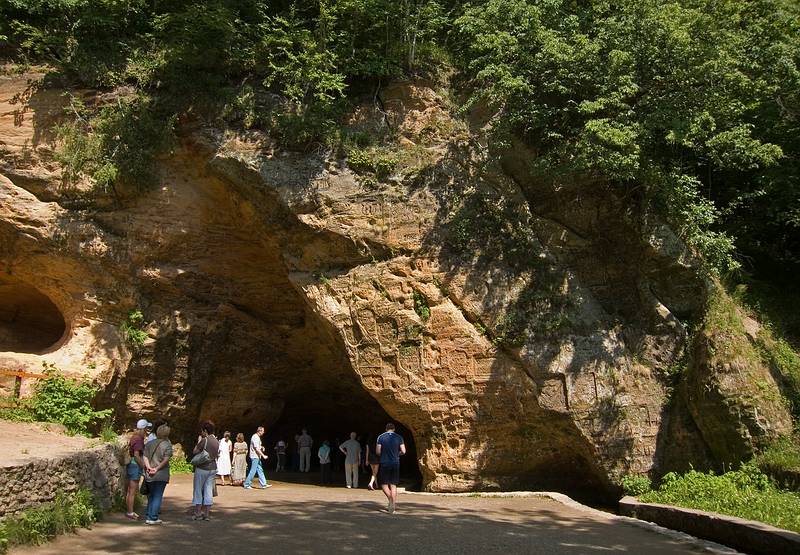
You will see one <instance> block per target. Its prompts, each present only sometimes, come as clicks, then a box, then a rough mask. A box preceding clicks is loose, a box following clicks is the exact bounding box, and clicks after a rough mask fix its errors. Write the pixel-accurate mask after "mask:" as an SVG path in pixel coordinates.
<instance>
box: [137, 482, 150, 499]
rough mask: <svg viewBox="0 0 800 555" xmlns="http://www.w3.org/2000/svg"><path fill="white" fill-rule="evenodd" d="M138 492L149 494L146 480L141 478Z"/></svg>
mask: <svg viewBox="0 0 800 555" xmlns="http://www.w3.org/2000/svg"><path fill="white" fill-rule="evenodd" d="M139 493H141V494H142V495H150V486H149V485H148V483H147V480H142V485H141V486H139Z"/></svg>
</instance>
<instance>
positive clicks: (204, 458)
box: [189, 438, 211, 467]
mask: <svg viewBox="0 0 800 555" xmlns="http://www.w3.org/2000/svg"><path fill="white" fill-rule="evenodd" d="M207 446H208V438H206V443H205V445H203V450H202V451H200V452H199V453H197V454H196V455H195V456H194V457H192V460H191V461H189V462H190V463H191V464H192V466H195V467H196V466H200V465H201V464H206V463H209V462H211V455H209V454H208V451H206V447H207Z"/></svg>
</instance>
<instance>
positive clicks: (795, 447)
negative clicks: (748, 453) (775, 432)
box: [754, 435, 800, 491]
mask: <svg viewBox="0 0 800 555" xmlns="http://www.w3.org/2000/svg"><path fill="white" fill-rule="evenodd" d="M754 462H755V464H756V465H758V468H759V469H760V470H761V471H762V472H763V473H764V474H767V475H768V476H770V477H772V478H773V479H774V480H775V481H776V482H778V483H779V484H781V485H782V486H783V487H787V488H791V489H794V490H795V491H800V436H798V435H795V436H789V437H782V438H779V439H777V440H776V441H774V442H773V443H772V444H771V445H769V446H767V448H765V449H764V450H763V451H762V452H761V453H759V454H758V455H757V456H756V457H755V459H754Z"/></svg>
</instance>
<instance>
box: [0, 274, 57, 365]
mask: <svg viewBox="0 0 800 555" xmlns="http://www.w3.org/2000/svg"><path fill="white" fill-rule="evenodd" d="M66 329H67V324H66V322H65V321H64V316H63V314H62V313H61V311H60V310H59V309H58V307H57V306H56V305H55V303H53V301H51V300H50V298H49V297H47V295H45V294H44V293H42V292H41V291H39V290H38V289H36V288H35V287H33V286H32V285H29V284H27V283H25V282H23V281H20V280H17V279H14V278H11V277H8V276H0V351H12V352H17V353H33V354H41V353H44V352H46V351H47V350H48V349H50V348H52V347H53V346H54V345H55V344H56V343H58V342H59V341H60V340H61V338H62V337H63V336H64V333H65V331H66Z"/></svg>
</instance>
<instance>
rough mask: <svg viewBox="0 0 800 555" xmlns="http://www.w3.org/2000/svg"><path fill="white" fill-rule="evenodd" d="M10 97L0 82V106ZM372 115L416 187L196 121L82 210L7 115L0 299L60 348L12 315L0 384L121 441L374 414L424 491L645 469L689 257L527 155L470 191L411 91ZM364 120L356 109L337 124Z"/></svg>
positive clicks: (24, 117)
mask: <svg viewBox="0 0 800 555" xmlns="http://www.w3.org/2000/svg"><path fill="white" fill-rule="evenodd" d="M23 85H24V81H23V80H22V78H19V77H4V78H2V79H1V80H0V92H2V94H3V99H0V100H3V101H4V102H8V99H9V98H10V93H11V92H12V91H14V90H19V89H20V88H24V87H23ZM384 95H385V102H384V104H385V105H386V106H388V107H389V109H390V112H391V114H390V115H391V117H390V118H388V119H389V121H390V122H391V124H392V125H393V126H394V129H395V132H397V133H399V135H400V137H401V139H400V141H399V145H400V147H399V148H401V149H405V150H403V151H401V153H400V156H401V157H404V159H409V160H417V159H421V160H423V162H424V163H420V164H419V167H416V168H414V170H413V171H407V172H405V173H403V172H401V171H398V172H396V175H394V176H390V177H389V178H388V179H381V180H375V179H366V178H365V177H364V176H359V175H358V174H356V173H354V172H353V171H352V170H351V169H349V168H348V167H347V164H346V161H345V160H344V159H341V158H339V157H337V156H335V155H332V154H328V153H309V154H303V155H300V154H289V153H285V152H280V151H278V150H276V149H275V148H274V145H273V144H272V143H271V141H269V139H268V138H266V137H264V136H260V135H258V134H255V133H246V134H245V133H233V132H230V131H227V132H224V131H219V130H215V129H211V128H206V127H202V126H201V127H196V128H194V129H185V130H184V132H183V138H182V143H181V145H180V147H179V148H178V149H176V152H175V153H174V154H172V155H169V156H167V155H165V157H164V160H163V161H162V173H161V176H160V184H159V186H158V187H157V188H155V189H153V190H151V191H149V192H146V193H143V194H141V195H139V196H136V197H130V198H126V199H125V200H124V201H123V202H122V203H121V204H117V205H115V204H113V203H109V204H104V203H95V204H85V205H82V206H81V207H80V208H76V207H75V203H74V202H71V201H70V198H71V197H70V192H68V191H64V190H63V189H62V188H61V187H60V185H59V181H58V179H57V176H58V168H57V167H56V166H54V165H53V164H52V162H51V161H50V160H51V158H50V155H49V153H50V150H51V148H52V144H51V143H49V142H48V138H47V136H46V134H45V133H44V131H42V130H41V128H40V127H42V126H43V127H46V126H47V125H48V124H50V123H52V122H51V121H50V120H51V119H52V114H57V113H58V110H57V109H56V108H55V107H54V106H53V102H55V101H54V100H53V99H56V98H59V97H58V95H54V94H53V91H46V92H38V93H36V94H35V95H34V97H35V101H34V102H30V103H29V104H28V105H27V106H28V107H36V106H38V107H39V108H38V109H40V110H42V111H43V113H45V114H48V117H41V118H38V117H36V115H35V113H32V112H31V111H25V110H23V111H21V112H20V110H19V108H18V107H16V105H9V104H6V105H5V106H6V108H5V111H6V115H4V116H3V123H2V129H3V130H5V129H9V130H13V133H8V134H5V135H3V137H5V138H4V139H3V143H2V145H0V146H2V148H3V149H4V152H3V163H2V168H1V169H2V173H3V174H4V175H3V176H0V262H2V272H1V273H0V279H2V281H0V285H2V284H12V283H13V284H15V285H14V287H18V288H27V289H26V290H30V291H33V290H35V291H36V294H37V295H41V296H43V297H46V298H47V299H49V301H50V302H51V303H52V304H53V305H54V306H55V307H57V309H58V313H59V314H60V316H61V318H63V321H64V323H65V331H64V333H63V334H62V336H61V337H60V338H59V339H57V340H56V341H55V342H54V343H52V344H50V345H48V346H47V347H46V348H45V347H42V345H44V344H45V343H49V342H50V340H51V339H52V338H53V337H54V336H55V335H56V333H55V332H54V331H53V330H54V329H55V327H54V325H51V324H52V322H53V321H56V320H57V318H52V319H48V320H47V321H45V319H40V321H38V322H37V321H35V319H30V318H29V319H28V322H29V325H28V328H26V330H27V331H25V333H24V334H23V335H25V336H26V337H27V336H31V335H36V334H34V333H32V332H33V331H35V330H36V329H40V331H41V333H39V334H38V335H39V338H40V340H41V341H40V344H37V345H34V347H33V348H32V349H28V351H33V352H21V350H19V349H10V350H9V351H7V352H4V353H0V364H4V365H7V366H8V365H11V366H15V367H21V368H34V367H36V366H37V365H38V364H40V363H41V362H42V361H48V362H52V363H55V364H57V365H58V366H60V367H61V368H63V369H64V370H66V371H68V372H72V373H75V374H82V375H87V376H90V377H92V378H94V379H96V380H97V381H98V382H99V383H100V384H101V385H102V386H103V388H104V394H103V396H102V397H101V400H100V401H101V402H102V403H104V404H109V405H112V406H114V407H115V408H116V409H117V412H116V414H117V418H118V420H119V422H120V423H126V424H127V423H130V422H132V421H133V419H134V418H135V417H138V416H139V415H144V416H147V417H151V418H152V417H155V416H164V417H166V418H167V419H168V420H169V421H170V423H171V424H172V425H173V428H174V429H175V430H176V431H177V434H178V435H183V437H184V438H186V439H187V440H189V438H191V437H192V435H193V434H194V433H195V427H196V423H197V422H198V420H199V419H201V418H212V419H214V420H215V421H217V422H220V423H222V424H223V425H224V426H225V427H226V428H229V429H232V430H234V431H237V430H239V429H242V430H247V429H252V428H253V427H254V426H255V425H257V424H266V425H267V426H271V425H273V424H276V423H278V424H279V428H281V433H286V434H291V433H292V430H295V431H296V430H297V429H299V427H300V426H301V425H308V426H317V429H318V430H320V431H321V432H324V433H325V434H334V433H335V431H334V428H336V429H338V430H340V433H341V434H342V436H344V435H345V434H346V433H347V431H349V430H350V429H357V430H359V431H361V432H363V433H373V432H376V431H380V429H381V427H382V424H383V422H384V421H385V419H386V418H392V419H395V420H397V421H398V422H399V423H401V424H402V425H403V426H404V427H405V428H406V429H407V431H408V433H409V434H410V439H412V438H413V442H414V444H415V447H416V449H415V455H414V456H415V457H416V459H417V462H418V465H419V469H420V471H421V474H422V483H423V486H424V487H425V488H427V489H429V490H433V491H444V490H448V491H455V490H471V489H476V488H480V489H498V488H519V487H523V488H524V487H551V488H554V487H561V486H563V487H575V486H584V487H594V488H600V489H608V488H610V487H611V483H612V482H613V481H614V480H616V479H617V478H619V477H620V476H621V475H623V474H626V473H632V472H633V473H638V472H647V471H650V470H652V469H653V468H654V465H656V464H657V463H658V462H659V461H660V457H661V455H660V452H661V451H662V450H663V449H664V447H663V446H664V435H665V434H667V429H668V426H667V425H666V423H667V418H666V416H667V415H668V414H669V413H668V411H667V410H666V408H665V406H666V401H667V388H666V385H665V384H666V383H667V381H666V380H665V379H664V374H666V373H667V370H668V369H669V368H670V367H671V366H672V365H674V364H676V363H677V362H678V361H679V360H680V359H681V357H682V356H683V353H684V350H685V348H686V345H685V343H686V331H685V329H684V326H683V324H682V323H681V322H682V320H685V319H686V318H693V317H697V316H698V315H699V314H700V313H701V312H702V309H703V303H704V298H705V293H706V287H707V286H706V284H705V282H704V281H703V280H702V279H700V278H699V277H698V274H697V272H696V270H695V268H694V267H693V262H692V258H691V256H690V255H689V253H688V252H687V251H686V249H685V248H684V247H683V245H682V244H681V242H680V241H679V240H678V239H677V238H676V237H675V236H674V234H673V233H672V232H671V231H670V230H669V228H667V227H666V226H664V225H662V224H660V223H658V222H648V221H641V219H637V218H635V217H633V216H632V215H631V206H630V204H629V203H626V201H625V200H624V199H620V198H618V197H617V196H616V195H615V194H614V192H613V190H610V189H606V188H596V189H594V190H593V192H592V193H591V194H588V193H587V192H586V191H587V188H586V187H579V186H577V185H570V186H568V185H563V184H562V185H558V186H554V184H546V183H538V182H537V181H536V179H535V178H534V177H532V176H531V175H529V174H528V173H527V170H526V167H527V166H526V163H525V160H526V157H530V156H532V154H531V153H529V152H526V151H525V150H524V149H518V150H517V151H515V153H513V154H512V155H509V157H508V159H507V160H504V161H503V162H502V164H501V165H497V166H493V167H492V168H489V169H488V171H484V168H482V167H481V166H482V164H483V162H482V161H481V159H480V157H477V158H476V155H475V152H476V146H475V144H473V142H471V140H468V139H459V138H454V135H453V134H452V133H450V134H449V135H448V136H447V137H444V136H442V134H439V135H437V134H436V133H438V132H436V133H434V134H433V138H430V137H429V135H430V129H431V128H435V129H440V130H441V129H444V128H446V129H450V127H448V126H450V125H451V124H453V122H452V121H451V120H449V116H448V115H447V113H446V111H444V110H443V109H442V108H441V103H440V101H439V99H438V98H437V97H436V95H435V94H434V93H433V92H432V91H431V90H430V89H428V88H425V87H421V86H410V85H408V84H406V85H396V86H393V87H390V88H389V89H387V90H386V91H384ZM48 99H50V100H51V101H52V102H50V103H48V101H47V100H48ZM17 112H20V113H17ZM12 114H13V115H12ZM12 119H13V121H12ZM383 120H384V118H383V116H381V117H373V116H371V112H370V108H369V106H365V107H363V108H362V109H361V110H360V111H357V112H356V114H355V115H354V117H353V121H352V122H351V123H352V124H353V125H365V126H369V125H379V123H380V122H381V121H383ZM31 122H36V125H33V124H32V123H31ZM442 122H444V123H442ZM445 123H446V124H447V125H445ZM454 125H455V124H453V126H454ZM479 133H480V131H479V130H473V131H472V132H471V135H472V136H475V135H479ZM426 137H428V138H426ZM26 149H27V151H28V154H27V155H26V154H25V150H26ZM73 193H74V191H73ZM511 198H513V199H515V202H511V203H510V202H508V199H511ZM20 290H21V289H20ZM0 292H1V290H0ZM37 298H39V297H37ZM0 299H2V297H0ZM10 304H11V303H9V302H5V304H4V306H0V315H2V314H4V312H3V308H4V307H8V306H10ZM28 306H33V305H30V304H29V305H28ZM131 310H140V311H141V312H142V313H143V314H144V317H145V322H146V327H145V331H146V332H147V335H148V339H147V340H146V341H145V342H144V344H143V345H142V346H140V347H136V348H134V347H133V346H131V345H130V344H129V343H126V341H125V338H124V337H123V334H122V331H121V325H122V323H123V322H124V321H125V319H126V315H127V314H128V313H129V311H131ZM6 312H8V311H6ZM37 326H38V328H37ZM6 327H7V328H8V329H10V330H16V331H15V332H14V333H19V328H15V327H14V326H13V325H10V324H8V325H7V326H6ZM9 336H10V335H9ZM11 344H12V343H9V345H11ZM682 414H685V411H684V413H682ZM287 415H289V416H287ZM689 418H690V420H691V418H697V415H689ZM679 420H680V419H679V418H677V417H673V418H672V422H673V423H674V422H678V421H679ZM779 420H780V419H779ZM777 428H780V426H778V427H777ZM677 429H678V431H677V432H674V433H675V434H680V433H683V434H685V435H687V436H690V437H691V438H693V441H694V440H696V441H697V442H699V444H701V445H704V441H703V439H702V437H701V436H700V435H698V433H697V430H696V429H691V430H688V431H687V426H682V427H681V426H678V428H677ZM774 431H775V429H773V430H771V431H770V433H772V432H774ZM670 433H673V432H670ZM703 449H705V447H703V448H701V449H699V451H698V452H701V451H703ZM707 454H708V452H707V449H706V451H705V452H704V454H703V456H704V457H705V456H707Z"/></svg>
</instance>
